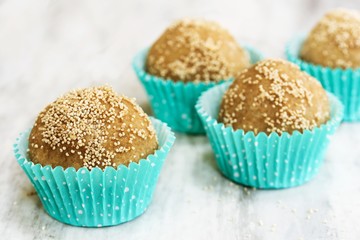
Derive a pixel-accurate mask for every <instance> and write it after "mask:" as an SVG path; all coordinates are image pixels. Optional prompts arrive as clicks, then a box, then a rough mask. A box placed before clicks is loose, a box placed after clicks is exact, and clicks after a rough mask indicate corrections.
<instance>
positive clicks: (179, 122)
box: [133, 46, 262, 134]
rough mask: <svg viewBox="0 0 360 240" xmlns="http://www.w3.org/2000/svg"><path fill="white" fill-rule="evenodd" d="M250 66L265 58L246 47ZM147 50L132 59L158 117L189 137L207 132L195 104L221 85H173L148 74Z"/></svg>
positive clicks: (175, 83)
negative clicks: (201, 96) (206, 92)
mask: <svg viewBox="0 0 360 240" xmlns="http://www.w3.org/2000/svg"><path fill="white" fill-rule="evenodd" d="M245 49H246V50H247V52H248V53H249V55H250V59H251V63H255V62H258V61H259V60H261V59H262V54H261V53H260V52H258V51H257V50H255V49H254V48H251V47H248V46H247V47H245ZM147 52H148V49H145V50H143V51H141V52H140V53H138V54H137V55H136V56H135V58H134V60H133V68H134V71H135V73H136V75H137V77H138V78H139V79H140V81H141V83H142V84H143V86H144V88H145V90H146V92H147V95H148V98H149V101H150V104H151V108H152V110H153V112H154V115H155V117H156V118H158V119H160V120H161V121H164V122H166V123H167V124H168V125H169V126H170V127H171V128H172V129H173V130H174V131H177V132H184V133H190V134H203V133H205V131H204V127H203V125H202V123H201V120H200V118H199V116H198V114H197V113H196V110H195V104H196V101H197V99H198V98H199V97H200V95H201V93H203V92H204V91H206V90H207V89H210V88H212V87H214V86H216V85H218V84H220V83H222V82H224V81H230V80H231V79H229V80H223V81H220V82H217V83H215V82H207V83H205V82H196V83H194V82H187V83H184V82H181V81H180V82H173V81H172V80H170V79H163V78H160V77H156V76H153V75H150V74H148V73H147V72H146V69H145V62H146V57H147Z"/></svg>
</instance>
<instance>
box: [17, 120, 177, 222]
mask: <svg viewBox="0 0 360 240" xmlns="http://www.w3.org/2000/svg"><path fill="white" fill-rule="evenodd" d="M152 123H153V125H154V128H155V130H156V133H157V137H158V140H159V146H160V148H159V150H157V151H156V152H155V153H154V154H152V155H149V156H148V157H147V158H146V159H142V160H140V162H139V163H134V162H133V163H130V164H129V166H125V165H120V166H119V167H117V168H113V167H107V168H105V170H101V169H100V168H94V169H92V170H88V169H87V168H80V169H78V170H77V171H76V170H75V169H74V168H72V167H70V168H66V169H64V168H62V167H55V168H52V167H50V166H42V165H40V164H34V163H33V162H31V161H30V159H29V158H28V156H27V148H28V137H29V134H30V131H26V132H24V133H22V134H21V135H20V137H19V138H18V139H17V140H16V143H15V145H14V153H15V157H16V159H17V161H18V163H19V164H20V166H21V168H22V169H23V170H24V171H25V173H26V175H27V176H28V178H29V179H30V181H31V183H32V184H33V186H34V188H35V190H36V192H37V194H38V196H39V198H40V200H41V202H42V205H43V206H44V208H45V210H46V212H47V213H48V214H49V215H50V216H51V217H53V218H55V219H56V220H58V221H60V222H63V223H66V224H70V225H74V226H82V227H104V226H112V225H117V224H120V223H124V222H127V221H130V220H132V219H134V218H136V217H138V216H140V215H141V214H143V213H144V211H145V210H146V209H147V207H148V206H149V204H150V202H151V199H152V196H153V192H154V189H155V185H156V183H157V180H158V176H159V173H160V170H161V168H162V165H163V163H164V160H165V158H166V156H167V154H168V152H169V150H170V148H171V146H172V145H173V143H174V140H175V136H174V134H173V133H172V132H171V130H170V128H169V127H167V126H166V124H164V123H162V122H160V121H159V120H156V119H152Z"/></svg>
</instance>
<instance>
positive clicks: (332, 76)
mask: <svg viewBox="0 0 360 240" xmlns="http://www.w3.org/2000/svg"><path fill="white" fill-rule="evenodd" d="M304 39H305V37H303V36H302V37H296V38H294V39H293V40H292V41H290V42H289V43H288V44H287V47H286V50H285V51H286V52H285V53H286V57H287V59H288V60H289V61H291V62H293V63H295V64H297V65H298V66H299V67H300V69H301V70H303V71H305V72H307V73H308V74H310V75H311V76H313V77H315V78H316V79H318V80H319V81H320V82H321V84H322V86H323V87H324V88H325V89H326V90H327V91H328V92H331V93H333V94H334V95H335V96H336V97H338V98H339V99H340V101H341V102H342V103H343V104H344V121H347V122H355V121H360V68H357V69H351V68H348V69H341V68H336V69H332V68H328V67H324V66H320V65H313V64H311V63H308V62H305V61H303V60H301V59H300V51H301V48H302V44H303V42H304Z"/></svg>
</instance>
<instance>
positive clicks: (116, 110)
mask: <svg viewBox="0 0 360 240" xmlns="http://www.w3.org/2000/svg"><path fill="white" fill-rule="evenodd" d="M157 147H158V142H157V138H156V133H155V130H154V128H153V126H152V123H151V122H150V119H149V118H148V116H147V115H146V114H145V113H144V112H143V110H142V109H141V108H140V107H139V106H138V105H137V104H136V103H135V101H134V99H131V98H127V97H125V96H120V95H117V94H116V93H115V92H114V90H113V89H112V88H111V87H108V86H103V87H92V88H85V89H80V90H75V91H71V92H69V93H67V94H65V95H64V96H61V97H59V98H58V99H57V100H56V101H55V102H53V103H51V104H49V105H48V106H47V107H46V108H45V109H44V110H43V111H42V112H41V113H40V114H39V115H38V117H37V119H36V122H35V124H34V127H33V128H32V130H31V133H30V136H29V157H30V159H31V161H32V162H34V163H40V164H41V165H43V166H45V165H51V166H52V167H56V166H62V167H64V168H68V167H74V168H75V169H79V168H81V167H86V168H88V169H92V168H94V167H99V168H101V169H104V168H105V167H107V166H112V167H117V166H118V165H121V164H124V165H128V164H129V163H130V162H138V161H139V160H140V159H142V158H146V157H147V156H148V155H149V154H152V153H154V151H155V150H156V149H157Z"/></svg>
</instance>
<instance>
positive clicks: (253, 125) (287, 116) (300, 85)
mask: <svg viewBox="0 0 360 240" xmlns="http://www.w3.org/2000/svg"><path fill="white" fill-rule="evenodd" d="M329 112H330V106H329V100H328V96H327V94H326V92H325V90H324V89H323V88H322V86H321V85H320V83H319V82H318V81H317V80H316V79H314V78H313V77H311V76H310V75H308V74H307V73H305V72H302V71H300V69H299V68H298V67H297V66H296V65H295V64H292V63H289V62H287V61H284V60H276V59H267V60H263V61H261V62H258V63H257V64H255V65H253V66H252V67H250V68H248V69H245V70H244V71H242V72H241V73H240V74H239V75H238V77H237V78H236V79H235V80H234V82H233V83H232V84H231V85H230V87H229V88H228V90H227V91H226V93H225V94H224V96H223V99H222V102H221V106H220V111H219V121H220V122H223V123H224V124H225V125H226V126H232V127H233V128H234V129H235V130H236V129H243V130H244V131H245V132H247V131H254V133H255V134H257V133H259V132H265V133H267V134H270V133H272V132H276V133H278V134H281V133H282V132H285V131H286V132H288V133H292V132H293V131H295V130H298V131H300V132H302V131H303V130H305V129H312V128H314V127H316V126H319V125H321V124H323V123H325V122H326V121H327V120H328V119H329V116H330V113H329Z"/></svg>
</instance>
